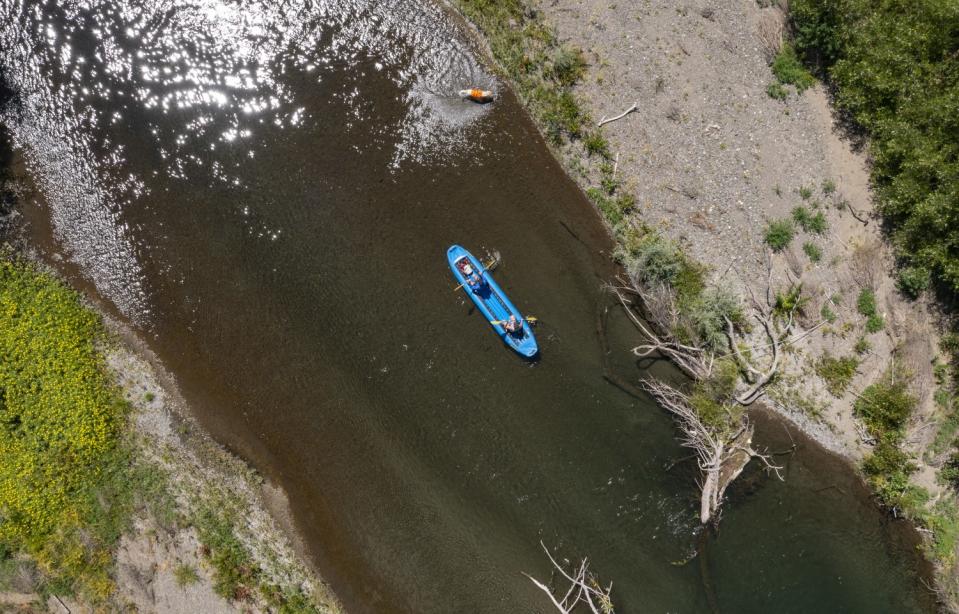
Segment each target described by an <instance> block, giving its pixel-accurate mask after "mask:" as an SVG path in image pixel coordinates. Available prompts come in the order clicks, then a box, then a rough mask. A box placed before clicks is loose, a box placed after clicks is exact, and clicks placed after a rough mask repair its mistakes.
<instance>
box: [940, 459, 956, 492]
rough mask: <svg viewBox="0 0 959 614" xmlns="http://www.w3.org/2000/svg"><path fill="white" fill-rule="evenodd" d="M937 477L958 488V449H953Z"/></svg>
mask: <svg viewBox="0 0 959 614" xmlns="http://www.w3.org/2000/svg"><path fill="white" fill-rule="evenodd" d="M939 477H940V479H942V480H943V481H944V482H946V483H947V484H949V485H950V486H952V487H953V488H954V489H957V490H959V450H954V451H953V452H952V454H951V455H950V456H949V460H947V461H946V462H945V463H943V465H942V469H940V470H939Z"/></svg>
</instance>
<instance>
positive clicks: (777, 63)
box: [772, 43, 816, 94]
mask: <svg viewBox="0 0 959 614" xmlns="http://www.w3.org/2000/svg"><path fill="white" fill-rule="evenodd" d="M772 69H773V74H774V75H776V79H778V80H779V82H780V83H788V84H790V85H793V86H795V88H796V91H797V92H799V93H800V94H801V93H803V92H804V91H805V90H806V89H807V88H809V87H812V85H813V84H814V83H816V78H815V77H813V76H812V74H811V73H810V72H809V71H808V70H806V68H805V67H804V66H803V65H802V62H800V61H799V57H798V56H797V55H796V50H795V49H794V48H793V46H792V45H790V44H788V43H787V44H785V45H783V46H782V49H780V50H779V53H778V54H777V55H776V58H775V59H774V60H773V65H772Z"/></svg>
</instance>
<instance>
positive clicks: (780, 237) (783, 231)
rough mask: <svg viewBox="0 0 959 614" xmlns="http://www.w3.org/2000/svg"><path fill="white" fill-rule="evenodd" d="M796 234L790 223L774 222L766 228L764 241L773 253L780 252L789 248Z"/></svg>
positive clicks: (786, 221)
mask: <svg viewBox="0 0 959 614" xmlns="http://www.w3.org/2000/svg"><path fill="white" fill-rule="evenodd" d="M795 234H796V230H795V228H793V224H792V222H791V221H789V220H786V219H783V220H774V221H772V222H770V223H769V225H768V226H767V227H766V235H765V241H766V244H767V245H769V247H771V248H772V250H773V251H774V252H781V251H782V250H784V249H786V247H788V246H789V243H790V242H791V241H792V240H793V236H794V235H795Z"/></svg>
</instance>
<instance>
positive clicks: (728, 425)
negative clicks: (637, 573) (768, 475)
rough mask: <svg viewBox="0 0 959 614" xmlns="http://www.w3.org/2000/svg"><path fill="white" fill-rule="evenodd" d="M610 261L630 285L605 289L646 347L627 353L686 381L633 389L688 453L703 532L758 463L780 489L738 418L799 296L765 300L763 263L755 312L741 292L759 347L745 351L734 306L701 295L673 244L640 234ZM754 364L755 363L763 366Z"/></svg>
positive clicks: (774, 363)
mask: <svg viewBox="0 0 959 614" xmlns="http://www.w3.org/2000/svg"><path fill="white" fill-rule="evenodd" d="M627 244H628V241H627ZM619 256H620V258H621V260H623V261H624V264H625V265H626V268H627V271H628V272H629V274H630V280H629V281H626V280H622V279H621V280H619V282H620V283H619V285H616V286H611V287H610V288H611V290H612V291H613V292H614V293H615V294H616V296H617V298H618V299H619V301H620V303H621V305H622V306H623V308H624V309H625V311H626V313H627V314H628V315H629V317H630V319H631V320H632V322H633V324H634V325H635V326H636V327H637V329H638V330H639V331H640V332H641V333H642V335H643V337H644V338H645V339H646V342H645V343H643V344H641V345H639V346H636V347H635V348H633V353H634V354H635V355H636V356H639V357H642V358H650V357H662V358H666V359H668V360H669V361H670V362H671V363H673V364H674V365H676V366H677V367H678V368H679V369H680V370H681V371H682V372H683V373H685V374H686V375H687V376H689V377H690V378H691V380H692V382H691V383H690V384H688V385H687V386H684V387H683V388H682V389H681V388H679V387H677V386H675V385H673V384H670V383H667V382H664V381H661V380H657V379H655V378H647V379H646V380H644V381H643V383H642V385H643V388H644V389H645V390H646V391H647V392H648V393H649V394H650V395H652V396H653V397H654V398H655V399H656V400H657V401H658V402H659V404H660V405H661V406H662V407H663V408H664V409H666V410H667V411H669V412H670V413H671V414H672V415H673V417H674V418H675V419H676V422H677V425H678V428H679V430H680V432H681V441H682V443H683V445H685V446H687V447H689V448H691V449H692V450H694V451H695V453H696V457H697V459H698V463H699V468H700V470H701V471H702V475H703V477H702V481H701V483H700V487H701V497H700V521H701V522H702V523H703V524H707V523H709V522H711V521H715V520H716V519H717V518H718V514H719V511H720V506H721V504H722V500H723V495H724V493H725V492H726V489H727V487H728V486H729V485H730V484H731V483H732V482H733V480H735V479H736V478H737V477H738V476H739V475H740V474H741V473H742V471H743V470H744V469H745V467H746V465H747V464H748V463H749V461H750V460H751V459H753V458H758V459H760V460H761V461H762V462H763V464H764V465H765V466H766V468H767V469H769V470H771V471H773V472H775V473H776V474H777V476H778V477H780V479H781V475H780V473H779V470H780V467H778V466H776V465H774V464H773V463H772V462H770V459H769V456H768V455H765V454H762V453H760V452H758V451H757V450H756V449H754V448H753V446H752V436H753V426H752V424H751V423H750V422H749V419H748V417H747V416H746V413H745V411H744V408H745V407H746V406H748V405H750V404H752V403H754V402H755V401H756V400H757V399H758V398H760V397H761V396H762V395H763V393H764V391H765V389H766V387H767V386H768V385H769V383H770V382H772V381H773V379H774V378H775V376H776V374H777V373H778V371H779V367H780V357H781V354H782V347H783V345H784V343H788V341H787V339H788V335H789V334H790V332H791V330H792V323H793V316H794V313H795V312H796V310H797V309H799V308H800V306H801V301H800V300H799V291H798V290H796V291H795V292H794V291H793V290H790V292H789V293H787V294H786V295H784V296H777V297H776V300H775V301H774V300H773V298H772V296H771V294H772V292H771V289H770V284H769V283H768V280H769V277H770V274H771V258H769V257H768V255H767V260H766V262H767V291H766V297H765V299H766V300H765V303H762V302H760V301H759V300H757V299H756V297H755V295H752V291H751V290H750V294H751V298H752V301H751V305H750V315H751V317H752V319H754V320H756V321H757V322H758V323H759V325H760V327H761V331H762V334H763V335H764V336H765V341H764V342H763V343H760V344H758V345H753V346H751V347H750V346H749V345H748V343H747V341H749V340H751V337H750V336H749V335H750V329H749V327H748V326H747V324H746V322H747V317H746V313H745V311H744V309H743V308H742V306H741V305H740V303H739V301H738V300H736V299H735V298H734V297H732V296H731V295H730V294H729V293H727V292H724V291H723V290H720V289H717V288H710V287H709V286H707V284H706V282H705V271H704V270H703V269H702V268H701V267H699V266H698V265H696V264H695V263H692V262H690V261H689V260H688V259H686V258H685V256H683V255H682V253H681V252H680V251H679V249H678V247H677V246H676V245H675V244H674V243H672V242H669V241H668V240H666V239H663V238H661V237H659V236H657V235H649V234H647V235H645V236H643V237H642V238H641V239H638V240H636V241H634V242H633V243H632V245H631V246H630V247H628V248H627V251H626V253H625V254H624V253H623V252H620V254H619ZM633 297H634V298H638V299H639V303H640V305H641V307H642V309H643V315H644V317H640V315H638V314H637V310H636V309H635V308H634V305H633V301H632V300H631V298H633ZM760 358H765V360H764V361H763V364H761V363H760Z"/></svg>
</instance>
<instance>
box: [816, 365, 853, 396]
mask: <svg viewBox="0 0 959 614" xmlns="http://www.w3.org/2000/svg"><path fill="white" fill-rule="evenodd" d="M815 368H816V374H817V375H819V377H821V378H822V379H823V381H824V382H825V383H826V390H828V391H829V394H831V395H833V396H834V397H836V398H839V397H842V395H844V394H845V393H846V389H847V388H848V387H849V384H850V382H852V378H853V377H855V375H856V369H858V368H859V359H858V358H856V357H855V356H846V357H843V358H834V357H833V356H830V355H829V354H824V355H823V356H821V357H820V358H819V360H818V361H817V362H816V367H815Z"/></svg>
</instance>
